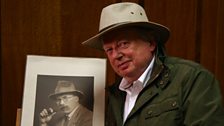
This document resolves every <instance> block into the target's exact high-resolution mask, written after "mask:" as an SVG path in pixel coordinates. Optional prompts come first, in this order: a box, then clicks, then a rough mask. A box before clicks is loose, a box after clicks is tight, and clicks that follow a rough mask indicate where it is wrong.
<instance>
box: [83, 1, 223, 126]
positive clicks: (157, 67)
mask: <svg viewBox="0 0 224 126" xmlns="http://www.w3.org/2000/svg"><path fill="white" fill-rule="evenodd" d="M99 26H100V28H99V33H98V34H97V35H96V36H94V37H92V38H90V39H88V40H87V41H85V42H83V44H84V45H87V46H90V47H93V48H96V49H100V50H104V51H105V53H106V55H107V57H108V59H109V61H110V64H111V66H112V68H113V69H114V71H115V72H116V73H117V74H118V75H119V76H121V79H120V80H119V81H118V82H115V84H114V85H112V86H111V87H109V88H108V90H107V91H108V94H109V98H108V101H109V103H108V105H106V106H107V108H108V111H107V117H106V125H107V126H223V125H224V110H223V106H222V101H221V100H222V97H221V93H220V89H219V83H218V81H217V80H216V79H215V78H214V76H213V75H212V74H211V73H210V72H209V71H207V70H206V69H204V68H203V67H202V66H200V65H199V64H197V63H194V62H191V61H187V60H183V59H180V58H175V57H168V56H166V55H165V52H164V45H165V42H166V41H167V40H168V38H169V29H168V28H166V27H165V26H162V25H160V24H157V23H154V22H151V21H149V20H148V18H147V16H146V13H145V11H144V9H143V8H142V7H141V6H139V5H138V4H135V3H129V2H124V3H116V4H112V5H109V6H107V7H105V8H104V9H103V10H102V13H101V19H100V25H99Z"/></svg>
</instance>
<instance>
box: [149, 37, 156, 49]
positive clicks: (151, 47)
mask: <svg viewBox="0 0 224 126" xmlns="http://www.w3.org/2000/svg"><path fill="white" fill-rule="evenodd" d="M149 46H150V51H152V52H154V51H155V50H156V46H157V44H156V42H155V41H154V40H152V41H150V42H149Z"/></svg>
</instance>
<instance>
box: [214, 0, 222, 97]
mask: <svg viewBox="0 0 224 126" xmlns="http://www.w3.org/2000/svg"><path fill="white" fill-rule="evenodd" d="M217 8H218V10H217V11H218V14H217V25H216V27H217V39H216V64H215V66H216V67H215V75H216V77H217V78H218V79H219V80H220V82H221V87H222V93H223V97H224V78H223V77H224V65H223V64H224V49H223V47H224V43H223V41H224V23H223V22H224V1H223V0H219V3H218V7H217ZM223 101H224V100H223Z"/></svg>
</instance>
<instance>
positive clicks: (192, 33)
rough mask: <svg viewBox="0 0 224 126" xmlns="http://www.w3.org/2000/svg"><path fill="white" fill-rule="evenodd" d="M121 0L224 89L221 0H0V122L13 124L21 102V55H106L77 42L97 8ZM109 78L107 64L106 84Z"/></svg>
mask: <svg viewBox="0 0 224 126" xmlns="http://www.w3.org/2000/svg"><path fill="white" fill-rule="evenodd" d="M121 1H132V2H136V3H139V4H141V5H142V6H144V8H145V9H146V11H147V14H148V15H149V19H150V20H151V21H154V22H158V23H161V24H163V25H165V26H167V27H169V28H170V30H171V37H170V39H169V41H168V42H167V45H166V47H167V53H168V54H169V55H173V56H178V57H182V58H185V59H190V60H193V61H196V62H198V63H201V64H202V65H203V66H204V67H205V68H207V69H209V70H210V71H211V72H212V73H214V74H215V76H216V77H217V78H218V80H219V81H220V82H221V89H222V93H223V92H224V65H223V64H224V49H223V47H224V23H223V22H224V1H223V0H1V26H0V27H1V31H0V32H1V45H0V54H1V55H0V62H1V64H0V65H1V66H0V70H1V72H0V74H1V86H0V90H1V91H0V92H1V93H0V125H1V126H14V125H15V120H16V111H17V108H21V106H22V95H23V87H24V75H25V66H26V64H25V63H26V56H27V55H28V54H34V55H49V56H68V57H100V58H102V57H105V55H104V53H103V52H100V51H97V50H94V49H91V48H88V47H84V46H82V45H81V44H80V43H81V42H82V41H84V40H86V39H88V38H90V37H92V36H93V35H95V34H96V33H97V31H98V22H99V17H100V12H101V9H102V8H103V7H104V6H106V5H109V4H111V3H116V2H121ZM114 78H115V74H114V72H113V70H112V69H111V67H110V66H109V65H108V68H107V85H110V84H111V83H112V82H113V81H114ZM223 94H224V93H223Z"/></svg>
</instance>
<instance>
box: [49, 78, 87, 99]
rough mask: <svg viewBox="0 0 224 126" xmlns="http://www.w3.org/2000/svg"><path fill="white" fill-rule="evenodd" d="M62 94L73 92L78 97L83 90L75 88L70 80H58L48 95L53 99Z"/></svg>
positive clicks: (81, 95)
mask: <svg viewBox="0 0 224 126" xmlns="http://www.w3.org/2000/svg"><path fill="white" fill-rule="evenodd" d="M63 94H74V95H76V96H78V97H79V98H82V97H83V92H82V91H79V90H77V89H76V87H75V85H74V83H73V82H72V81H65V80H60V81H58V82H57V85H56V88H55V91H54V93H52V94H50V95H49V96H48V97H49V98H51V99H55V98H56V97H57V96H60V95H63Z"/></svg>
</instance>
